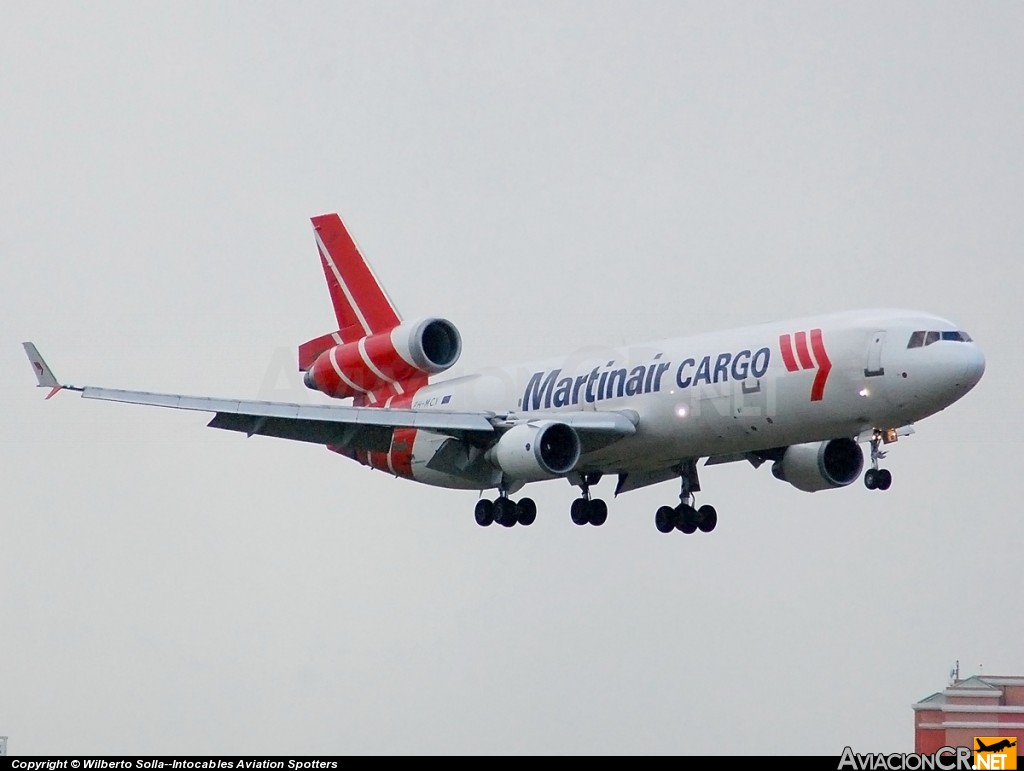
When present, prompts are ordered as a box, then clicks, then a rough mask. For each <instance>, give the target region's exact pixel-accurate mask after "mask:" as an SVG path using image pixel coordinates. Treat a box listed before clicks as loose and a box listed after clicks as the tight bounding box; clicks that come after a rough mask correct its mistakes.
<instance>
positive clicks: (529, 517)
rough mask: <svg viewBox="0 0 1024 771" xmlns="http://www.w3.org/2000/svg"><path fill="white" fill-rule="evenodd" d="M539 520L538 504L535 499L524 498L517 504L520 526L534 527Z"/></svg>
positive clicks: (517, 519)
mask: <svg viewBox="0 0 1024 771" xmlns="http://www.w3.org/2000/svg"><path fill="white" fill-rule="evenodd" d="M536 519H537V504H536V503H534V502H533V498H523V499H522V500H520V501H519V503H517V504H516V521H518V522H519V524H520V525H523V526H526V525H532V524H533V523H534V521H535V520H536Z"/></svg>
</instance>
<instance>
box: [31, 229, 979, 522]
mask: <svg viewBox="0 0 1024 771" xmlns="http://www.w3.org/2000/svg"><path fill="white" fill-rule="evenodd" d="M311 221H312V224H313V233H314V237H315V240H316V245H317V250H318V252H319V256H320V262H321V267H322V268H323V271H324V276H325V278H326V280H327V285H328V290H329V294H330V298H331V302H332V305H333V307H334V313H335V317H336V320H337V326H338V328H337V330H335V331H333V332H330V333H328V334H325V335H321V336H319V337H316V338H313V339H312V340H309V341H307V342H305V343H303V344H302V345H300V346H299V347H298V366H299V370H300V371H301V372H302V373H303V381H304V383H305V385H306V386H307V387H308V388H310V389H312V390H315V391H318V392H321V393H323V394H326V395H327V396H329V397H332V398H333V399H340V400H351V401H350V402H349V403H345V404H287V403H279V402H265V401H247V400H240V399H218V398H210V397H196V396H185V395H180V394H162V393H149V392H143V391H127V390H118V389H111V388H100V387H94V386H75V385H68V384H62V383H61V382H60V381H59V380H57V378H56V377H55V376H54V374H53V371H52V370H51V369H50V367H49V366H47V364H46V362H45V361H44V360H43V358H42V356H41V355H40V354H39V351H38V349H37V348H36V346H35V345H33V344H32V343H25V344H24V346H25V350H26V353H27V354H28V357H29V360H30V361H31V363H32V366H33V369H34V371H35V374H36V377H37V381H38V385H39V386H41V387H46V388H49V389H50V393H49V394H48V396H47V398H50V397H51V396H53V395H54V394H55V393H57V392H59V391H63V390H68V391H78V392H80V394H81V396H82V397H84V398H86V399H100V400H106V401H114V402H124V403H130V404H141V405H151V406H160V407H168V408H173V409H183V410H196V411H200V412H207V413H214V416H213V419H212V420H211V421H210V422H209V424H208V425H209V426H211V427H213V428H219V429H224V430H228V431H237V432H241V433H245V434H246V435H247V436H250V437H251V436H253V435H262V436H271V437H279V438H284V439H291V440H295V441H301V442H311V443H314V444H321V445H325V446H326V447H327V448H328V449H330V450H332V451H333V452H335V453H338V454H339V455H342V456H344V457H347V458H350V459H353V460H355V461H357V462H359V463H361V464H363V465H365V466H369V467H370V468H373V469H377V470H379V471H384V472H386V473H388V474H392V475H394V476H397V477H404V478H406V479H412V480H415V481H417V482H421V483H424V484H428V485H435V486H440V487H447V488H456V489H466V490H476V491H479V492H478V496H479V498H478V500H477V503H476V505H475V508H474V518H475V520H476V522H477V524H479V525H481V526H488V525H491V524H492V523H497V524H499V525H501V526H504V527H506V528H508V527H512V526H513V525H517V524H518V525H531V524H532V523H533V522H534V521H535V519H536V516H537V506H536V504H535V503H534V501H533V500H532V499H531V498H527V497H524V498H520V499H519V500H518V501H514V500H513V499H512V498H511V497H510V496H512V495H514V494H516V493H518V491H519V490H521V489H522V488H523V487H524V486H525V485H526V484H529V483H532V482H539V481H544V480H551V479H565V480H568V482H569V483H570V484H571V485H573V486H575V487H577V488H579V497H577V498H576V499H575V500H574V501H573V502H572V506H571V507H570V518H571V520H572V522H573V523H575V524H577V525H587V524H590V525H595V526H600V525H603V524H604V523H605V521H606V519H607V516H608V506H607V504H606V503H605V501H604V500H603V499H601V498H598V497H595V496H593V495H592V488H593V487H594V486H595V485H596V484H598V483H599V481H600V480H601V479H602V478H603V477H605V476H614V477H616V480H617V481H616V486H615V490H614V494H615V496H618V495H621V494H623V493H626V492H629V491H632V490H637V489H640V488H643V487H647V486H649V485H654V484H658V483H662V482H666V481H669V480H673V479H675V480H678V483H679V485H680V492H679V503H678V504H676V505H665V506H661V507H659V508H658V509H657V511H656V512H655V516H654V523H655V526H656V528H657V530H658V531H660V532H662V533H670V532H672V531H676V530H678V531H681V532H683V533H685V534H691V533H694V532H696V531H697V530H700V531H701V532H705V533H708V532H711V531H712V530H714V529H715V527H716V525H717V522H718V512H717V511H716V509H715V508H714V507H713V506H711V505H709V504H704V505H701V506H699V507H698V506H697V505H696V494H697V493H699V492H700V489H701V488H700V479H699V475H698V464H699V462H700V461H702V460H703V461H704V463H703V466H704V467H705V468H706V467H709V466H710V467H713V466H715V465H716V464H721V463H729V462H737V461H739V462H742V461H746V462H748V463H750V464H751V465H752V466H753V467H754V468H757V467H759V466H761V465H762V464H764V463H769V462H770V463H771V470H772V474H773V475H774V476H775V477H776V478H777V479H779V480H781V481H783V482H786V483H788V484H790V485H792V486H793V487H795V488H797V489H798V490H802V491H806V492H817V491H821V490H827V489H832V488H840V487H846V486H848V485H850V484H852V483H853V482H854V481H856V480H857V479H858V478H860V477H861V472H862V471H864V465H865V462H864V448H863V447H862V445H866V446H867V447H868V448H869V451H870V452H869V457H870V465H869V467H868V468H867V470H866V471H865V473H864V474H863V480H864V484H865V486H866V487H867V488H868V489H871V490H886V489H888V488H889V487H890V485H891V484H892V474H891V472H890V471H889V470H888V469H885V468H881V467H880V461H881V460H882V459H884V458H885V456H886V451H885V450H883V449H882V447H883V445H889V444H891V443H892V442H894V441H897V440H898V439H899V438H900V437H902V436H907V435H909V434H912V433H913V432H914V424H915V423H916V422H917V421H920V420H922V419H924V418H926V417H929V416H930V415H933V414H935V413H937V412H939V411H941V410H943V409H945V408H946V407H948V406H949V405H951V404H952V403H953V402H955V401H957V400H958V399H960V398H961V397H963V396H964V395H965V394H966V393H967V392H968V391H970V390H971V389H972V388H973V387H974V386H975V385H976V384H977V383H978V382H979V380H980V379H981V377H982V374H983V373H984V371H985V357H984V355H983V354H982V351H981V349H980V348H979V347H978V345H977V344H976V343H975V342H974V341H973V340H972V339H971V337H970V336H969V335H968V334H967V333H966V332H964V331H963V330H961V329H960V328H959V327H958V326H957V325H956V324H954V323H952V322H950V321H947V320H945V319H943V318H940V317H938V316H934V315H931V314H928V313H922V312H918V311H910V310H888V309H868V310H855V311H844V312H838V313H828V314H825V315H820V316H811V317H806V318H797V319H791V320H786V321H778V322H771V323H764V324H760V325H756V326H750V327H745V328H741V329H734V330H729V331H722V332H712V333H704V334H695V335H688V336H682V337H674V338H671V339H665V340H658V341H654V342H650V343H644V344H639V345H630V346H623V347H611V348H602V349H586V350H582V351H577V352H576V353H574V354H571V355H569V356H565V357H561V358H556V359H550V360H546V361H539V362H534V363H529V364H525V365H520V366H516V367H509V368H505V369H496V370H488V371H485V372H480V373H477V374H468V375H462V376H458V377H452V378H449V379H446V380H440V381H436V380H433V378H434V376H436V375H439V374H441V373H443V372H445V371H447V370H449V369H450V368H451V367H452V366H453V365H454V364H455V363H456V361H458V359H459V356H460V354H461V352H462V337H461V335H460V333H459V330H458V329H457V328H456V326H455V325H454V324H453V323H452V322H450V321H449V320H447V319H445V318H442V317H438V316H428V317H424V318H421V319H418V320H414V321H403V319H402V317H401V316H400V315H399V313H398V310H397V309H396V307H395V305H394V303H393V302H392V301H391V299H390V298H389V297H388V295H387V293H386V292H385V290H384V288H383V287H382V286H381V284H380V282H379V281H378V280H377V277H376V275H375V274H374V272H373V269H372V268H371V267H370V264H369V262H367V260H366V259H365V258H364V256H363V254H362V252H361V251H360V250H359V248H358V246H357V245H356V243H355V241H354V240H353V239H352V237H351V236H350V234H349V232H348V230H347V228H346V227H345V225H344V223H343V222H342V220H341V218H340V217H339V216H338V215H337V214H324V215H321V216H317V217H313V218H312V220H311ZM488 490H494V491H497V494H496V496H495V497H493V498H491V497H484V496H483V491H488Z"/></svg>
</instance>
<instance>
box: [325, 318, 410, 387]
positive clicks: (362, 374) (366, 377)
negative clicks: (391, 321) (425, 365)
mask: <svg viewBox="0 0 1024 771" xmlns="http://www.w3.org/2000/svg"><path fill="white" fill-rule="evenodd" d="M359 342H360V341H357V342H354V343H345V344H344V345H336V346H334V347H332V348H330V349H329V350H327V351H324V352H323V353H322V354H320V355H319V356H318V357H317V358H316V361H314V362H313V366H312V367H310V370H309V372H310V377H311V378H312V379H313V382H314V383H315V384H316V387H317V390H319V391H323V392H324V393H325V394H327V395H328V396H334V397H337V398H339V399H344V398H346V397H349V396H357V395H361V394H367V393H370V392H373V393H374V396H375V397H376V396H377V392H378V391H380V392H384V391H385V390H389V389H390V390H392V391H393V392H394V393H397V392H398V390H399V389H396V388H395V383H400V384H401V385H402V388H401V391H406V390H408V389H407V387H406V385H405V383H406V382H407V381H421V380H423V379H424V378H425V377H426V374H425V373H424V372H423V370H421V369H419V368H418V367H416V366H414V365H412V364H410V363H409V362H407V361H406V360H405V359H403V358H402V357H401V356H400V355H399V354H398V351H397V350H395V345H394V343H393V342H392V341H391V333H390V331H389V332H382V333H381V334H378V335H370V336H369V337H366V338H363V339H362V344H363V348H364V349H365V350H366V356H365V357H364V356H363V352H362V351H361V350H360V349H359ZM367 360H369V361H367ZM335 363H337V368H335ZM371 365H372V366H371ZM338 370H341V375H339V374H338ZM375 370H376V371H375ZM342 375H343V376H342ZM382 375H383V377H382ZM346 381H348V382H346ZM377 400H379V397H378V398H377V399H375V401H377Z"/></svg>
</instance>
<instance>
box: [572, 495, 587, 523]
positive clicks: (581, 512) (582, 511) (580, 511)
mask: <svg viewBox="0 0 1024 771" xmlns="http://www.w3.org/2000/svg"><path fill="white" fill-rule="evenodd" d="M589 503H590V501H588V500H587V499H586V498H577V499H576V500H575V501H573V502H572V508H570V509H569V516H571V517H572V521H573V524H574V525H585V524H587V522H589V521H590V516H589V514H590V512H589V511H588V509H589V506H588V505H587V504H589Z"/></svg>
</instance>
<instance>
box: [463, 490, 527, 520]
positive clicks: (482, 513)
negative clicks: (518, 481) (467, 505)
mask: <svg viewBox="0 0 1024 771" xmlns="http://www.w3.org/2000/svg"><path fill="white" fill-rule="evenodd" d="M473 515H474V516H475V517H476V523H477V524H478V525H480V526H481V527H487V526H488V525H489V524H491V523H492V522H497V523H498V524H499V525H501V526H502V527H512V526H513V525H524V526H525V525H532V524H533V523H534V521H535V520H536V519H537V504H536V503H534V502H533V499H532V498H520V499H519V501H512V500H510V499H509V497H508V494H507V493H505V492H502V493H501V495H500V496H499V497H498V498H496V499H495V500H493V501H489V500H487V499H486V498H481V499H480V500H479V501H477V502H476V509H475V510H474V512H473Z"/></svg>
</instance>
